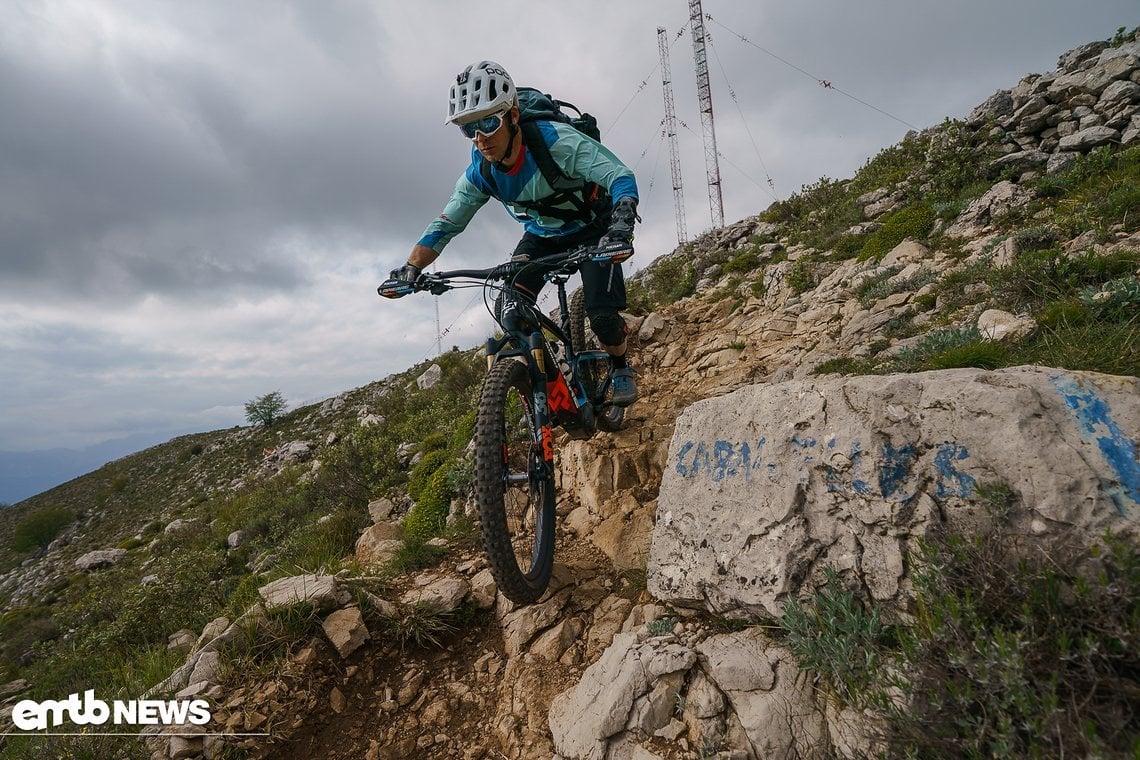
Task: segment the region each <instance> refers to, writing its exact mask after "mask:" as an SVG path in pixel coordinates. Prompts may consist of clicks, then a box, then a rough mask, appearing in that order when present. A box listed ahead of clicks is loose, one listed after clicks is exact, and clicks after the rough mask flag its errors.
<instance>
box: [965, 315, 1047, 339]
mask: <svg viewBox="0 0 1140 760" xmlns="http://www.w3.org/2000/svg"><path fill="white" fill-rule="evenodd" d="M1036 329H1037V323H1036V322H1035V321H1033V318H1032V317H1019V316H1015V315H1013V314H1010V313H1009V312H1008V311H1002V310H1001V309H987V310H986V311H984V312H982V314H981V316H979V317H978V332H980V333H981V334H982V337H983V338H985V339H986V340H993V341H1003V340H1009V341H1016V340H1020V339H1021V338H1024V337H1025V336H1027V335H1030V334H1031V333H1032V332H1033V331H1034V330H1036Z"/></svg>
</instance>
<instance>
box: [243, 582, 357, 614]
mask: <svg viewBox="0 0 1140 760" xmlns="http://www.w3.org/2000/svg"><path fill="white" fill-rule="evenodd" d="M257 593H258V594H259V595H260V596H261V600H262V602H264V604H265V607H266V608H267V609H274V608H277V607H288V606H290V605H293V604H301V603H308V604H312V605H314V606H315V607H317V608H318V609H320V610H330V609H333V608H335V607H340V606H341V605H342V604H345V603H346V602H348V600H349V599H350V598H351V596H352V595H351V594H350V593H349V591H348V589H345V588H342V587H341V585H340V584H339V583H338V582H337V580H336V578H334V577H332V576H331V575H316V574H311V573H310V574H306V575H295V576H291V577H288V578H280V579H278V580H275V581H273V582H272V583H268V584H266V585H264V586H262V587H261V588H260V589H258V590H257Z"/></svg>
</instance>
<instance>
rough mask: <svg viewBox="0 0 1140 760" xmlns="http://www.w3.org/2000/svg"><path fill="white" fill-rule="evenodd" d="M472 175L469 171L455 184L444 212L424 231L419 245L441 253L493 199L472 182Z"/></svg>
mask: <svg viewBox="0 0 1140 760" xmlns="http://www.w3.org/2000/svg"><path fill="white" fill-rule="evenodd" d="M471 174H472V172H471V170H470V169H468V170H467V172H465V173H464V174H463V176H461V177H460V178H459V181H458V182H456V183H455V189H454V190H453V191H452V192H451V198H449V199H448V201H447V205H445V206H444V207H443V212H442V213H441V214H440V215H439V216H438V217H436V218H435V219H433V220H432V222H431V224H429V225H428V226H427V229H425V230H424V234H423V235H421V236H420V239H419V241H418V243H419V245H423V246H427V247H428V248H431V249H432V250H434V251H435V252H436V253H439V252H441V251H442V250H443V248H444V246H446V245H447V244H448V243H450V242H451V239H452V238H454V237H455V236H456V235H458V234H459V233H460V232H463V230H465V229H467V225H468V224H469V223H470V222H471V219H472V217H474V216H475V212H476V211H478V210H479V209H480V208H482V207H483V204H484V203H486V202H487V199H488V198H490V197H491V196H490V195H489V194H488V193H486V192H484V191H483V190H482V189H480V187H479V186H478V185H476V184H475V182H473V181H472V180H473V178H472V176H471ZM474 180H476V181H479V182H480V183H481V182H482V179H481V178H479V177H474Z"/></svg>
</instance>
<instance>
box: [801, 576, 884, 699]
mask: <svg viewBox="0 0 1140 760" xmlns="http://www.w3.org/2000/svg"><path fill="white" fill-rule="evenodd" d="M824 575H825V577H826V585H825V586H824V587H823V588H821V589H819V590H818V591H817V592H816V593H815V595H814V596H813V597H812V598H811V599H810V600H808V601H806V602H799V601H796V600H794V599H793V600H790V601H789V602H788V604H787V605H786V606H785V608H784V614H783V616H782V617H781V618H780V624H781V626H782V627H783V629H784V632H785V634H786V639H785V643H786V644H787V645H788V649H790V650H791V652H792V654H793V655H794V656H795V658H796V660H797V661H798V662H799V663H800V666H801V667H803V668H805V669H807V670H812V671H815V672H816V673H819V674H821V675H823V676H825V677H826V678H827V680H828V683H829V684H830V686H831V688H832V690H833V691H834V692H835V694H836V695H837V696H838V697H839V698H840V699H841V700H843V702H844V703H846V704H849V705H852V706H855V707H857V708H863V707H865V706H867V703H866V702H865V700H866V699H867V698H868V696H869V695H872V692H871V690H870V688H869V687H870V686H871V685H872V684H873V683H874V679H876V678H878V677H880V674H879V669H880V660H881V650H882V648H883V646H884V643H885V640H886V637H887V629H886V627H885V626H884V625H883V622H882V621H881V620H880V618H879V613H878V611H877V610H875V609H867V608H866V607H865V606H864V605H863V604H862V603H861V602H860V601H859V599H858V598H857V597H856V596H855V594H853V593H852V592H850V591H848V590H846V589H844V588H843V586H842V584H841V583H840V582H839V576H838V575H837V574H836V572H835V570H834V569H832V568H830V567H829V568H825V570H824Z"/></svg>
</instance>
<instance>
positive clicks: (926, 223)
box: [859, 204, 934, 261]
mask: <svg viewBox="0 0 1140 760" xmlns="http://www.w3.org/2000/svg"><path fill="white" fill-rule="evenodd" d="M933 227H934V211H933V210H932V209H931V207H930V206H928V205H925V204H920V205H916V206H908V207H906V208H903V209H899V210H898V211H896V212H894V213H893V214H891V215H890V216H888V217H887V218H886V219H884V220H883V226H882V227H881V228H879V229H878V230H876V231H875V232H872V233H871V234H870V235H869V236H868V237H867V242H866V243H864V244H863V250H862V251H861V252H860V253H859V260H860V261H866V260H868V259H874V260H876V261H877V260H879V259H881V258H882V257H883V256H885V255H886V254H887V253H889V252H890V251H891V249H893V248H894V247H895V246H896V245H898V244H899V243H901V242H902V241H903V240H905V239H906V238H908V237H909V238H915V239H917V240H926V237H927V235H929V234H930V230H931V229H932V228H933Z"/></svg>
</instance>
